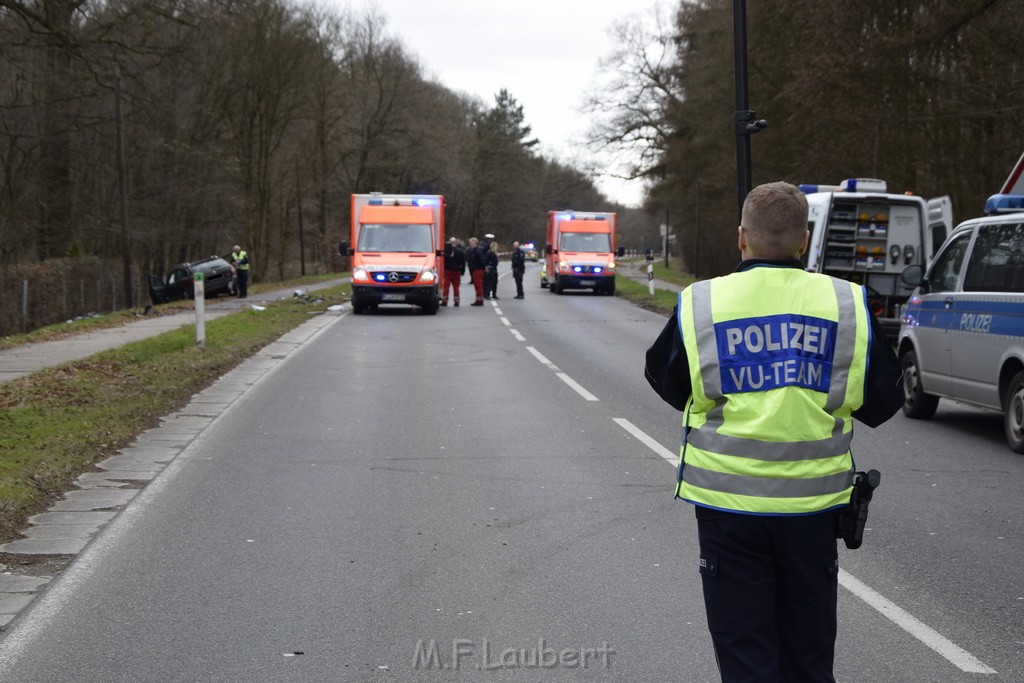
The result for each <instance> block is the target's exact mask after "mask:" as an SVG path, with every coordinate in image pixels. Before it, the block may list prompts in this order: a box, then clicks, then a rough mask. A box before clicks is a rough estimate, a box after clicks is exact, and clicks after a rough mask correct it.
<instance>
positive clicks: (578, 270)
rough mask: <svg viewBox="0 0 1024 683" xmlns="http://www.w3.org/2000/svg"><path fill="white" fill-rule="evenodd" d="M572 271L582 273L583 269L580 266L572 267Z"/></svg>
mask: <svg viewBox="0 0 1024 683" xmlns="http://www.w3.org/2000/svg"><path fill="white" fill-rule="evenodd" d="M572 269H573V272H575V273H582V272H583V267H582V266H573V267H572Z"/></svg>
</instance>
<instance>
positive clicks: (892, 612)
mask: <svg viewBox="0 0 1024 683" xmlns="http://www.w3.org/2000/svg"><path fill="white" fill-rule="evenodd" d="M612 419H613V420H614V421H615V423H616V424H617V425H619V426H620V427H622V428H623V429H625V430H626V431H627V432H629V433H630V434H632V435H633V436H634V437H636V439H637V440H638V441H640V443H642V444H644V445H645V446H647V447H648V448H650V449H651V450H652V451H654V452H655V453H657V454H658V455H660V456H661V457H662V458H664V459H665V460H666V461H667V462H668V463H669V464H670V465H672V466H673V467H678V466H679V456H678V455H676V454H674V453H672V451H670V450H668V449H667V448H665V447H664V446H662V445H661V444H660V443H658V442H657V441H655V440H654V439H653V438H651V437H650V436H648V435H647V434H646V433H645V432H644V431H642V430H641V429H640V428H639V427H637V426H636V425H634V424H633V423H632V422H630V421H629V420H626V419H624V418H621V417H616V418H612ZM839 583H840V584H842V586H843V588H845V589H846V590H848V591H850V592H851V593H853V594H854V595H855V596H857V597H858V598H860V599H861V600H863V601H864V602H866V603H867V604H869V605H871V606H872V607H874V608H875V609H876V610H878V611H879V612H881V613H882V615H884V616H885V617H887V618H888V619H890V620H892V622H893V623H894V624H896V625H897V626H899V627H900V628H902V629H903V630H904V631H906V632H907V633H909V634H910V635H912V636H914V637H915V638H917V639H918V640H919V641H921V642H922V643H924V644H925V645H927V646H928V647H929V648H931V649H932V650H934V651H935V652H936V653H938V654H939V655H941V656H942V657H943V658H945V659H946V660H948V661H949V662H950V663H951V664H952V665H953V666H955V667H956V668H958V669H960V670H961V671H963V672H965V673H975V674H994V673H998V672H997V671H996V670H995V669H993V668H992V667H990V666H988V665H987V664H985V663H984V662H982V661H981V660H980V659H978V658H977V657H975V656H974V655H972V654H971V653H970V652H968V651H967V650H964V649H963V648H961V647H959V646H958V645H956V644H954V643H953V642H952V641H950V640H949V639H947V638H945V637H944V636H942V635H941V634H940V633H939V632H938V631H936V630H935V629H933V628H931V627H930V626H928V625H927V624H925V623H924V622H922V621H920V620H919V619H917V618H916V617H914V616H912V615H911V614H910V613H909V612H907V611H906V610H904V609H903V608H901V607H899V606H898V605H897V604H896V603H894V602H892V601H890V600H888V599H886V598H884V597H883V596H881V595H880V594H879V593H877V592H876V591H874V590H873V589H871V588H869V587H868V586H867V585H865V584H864V583H862V582H861V581H859V580H857V579H856V578H854V577H853V576H851V575H850V574H849V572H847V571H845V570H842V569H840V570H839Z"/></svg>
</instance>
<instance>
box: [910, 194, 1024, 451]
mask: <svg viewBox="0 0 1024 683" xmlns="http://www.w3.org/2000/svg"><path fill="white" fill-rule="evenodd" d="M985 212H986V213H987V214H990V215H987V216H985V217H983V218H975V219H972V220H969V221H966V222H964V223H961V224H960V225H959V226H957V228H956V229H955V230H954V231H953V232H952V234H951V235H950V236H949V238H948V239H947V240H946V241H945V243H944V244H943V245H942V246H941V248H940V250H939V252H938V253H937V255H936V257H935V259H934V260H933V261H932V264H931V267H929V268H928V269H927V270H925V269H924V268H923V267H922V266H920V265H912V266H910V267H908V268H907V269H906V270H905V271H904V272H903V274H902V279H903V281H904V282H905V283H907V284H908V285H913V286H916V289H915V290H914V292H913V294H912V295H911V297H910V299H909V300H908V302H907V305H906V307H905V309H904V313H903V317H902V324H901V326H900V333H899V346H898V353H899V357H900V365H901V367H902V368H903V390H904V403H903V412H904V413H905V414H906V415H907V416H908V417H912V418H919V419H927V418H930V417H932V415H934V414H935V410H936V408H937V406H938V403H939V398H950V399H954V400H957V401H963V402H965V403H970V404H973V405H977V406H982V407H985V408H993V409H995V410H1000V411H1002V412H1003V416H1004V418H1003V421H1004V426H1005V430H1006V440H1007V441H1008V442H1009V444H1010V448H1012V449H1013V450H1014V451H1015V452H1017V453H1024V196H1021V195H1002V194H1000V195H993V196H992V197H990V198H989V200H988V202H987V203H986V205H985Z"/></svg>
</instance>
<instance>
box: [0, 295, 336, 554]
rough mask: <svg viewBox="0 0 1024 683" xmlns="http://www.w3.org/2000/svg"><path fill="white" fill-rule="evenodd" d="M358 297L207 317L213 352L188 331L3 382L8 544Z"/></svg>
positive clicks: (0, 534) (1, 526)
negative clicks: (250, 361) (210, 390)
mask: <svg viewBox="0 0 1024 683" xmlns="http://www.w3.org/2000/svg"><path fill="white" fill-rule="evenodd" d="M350 291H351V289H350V287H349V286H348V285H340V286H338V287H332V288H329V289H324V290H321V291H318V292H316V297H317V298H319V299H322V300H323V301H322V302H319V303H305V302H304V301H303V300H302V299H291V300H285V301H281V302H277V303H271V304H268V305H267V307H266V309H265V310H263V311H254V310H251V309H245V310H242V311H238V312H237V313H232V314H230V315H226V316H223V317H220V318H217V319H215V320H210V321H207V323H206V346H205V348H199V347H197V346H196V342H195V326H193V325H187V326H184V327H182V328H180V329H178V330H175V331H173V332H167V333H165V334H162V335H159V336H157V337H153V338H151V339H146V340H143V341H138V342H133V343H130V344H127V345H125V346H122V347H120V348H117V349H113V350H110V351H104V352H102V353H99V354H96V355H94V356H91V357H89V358H86V359H83V360H80V361H75V362H72V363H67V364H65V365H62V366H59V367H56V368H50V369H47V370H43V371H40V372H37V373H33V374H31V375H28V376H26V377H22V378H20V379H16V380H13V381H11V382H7V383H5V384H2V385H0V542H6V541H9V540H11V539H13V538H15V537H16V535H17V530H18V529H19V528H21V527H23V526H24V524H25V520H26V519H27V517H29V516H30V515H32V514H35V513H36V512H39V511H41V510H44V509H46V508H47V507H49V506H50V505H51V504H52V503H53V501H54V500H56V499H57V498H58V497H59V496H60V495H61V493H63V492H64V491H66V490H67V489H68V488H70V486H71V483H72V482H73V481H74V480H75V479H76V478H77V477H78V475H79V474H81V473H82V472H85V471H88V470H89V469H91V468H92V467H93V465H94V463H96V462H98V461H100V460H103V459H105V458H107V457H109V456H111V455H114V454H115V453H117V451H119V450H121V449H122V448H124V447H125V446H127V445H128V444H129V443H131V441H132V440H133V439H134V438H135V437H136V436H137V435H138V434H139V433H141V432H143V431H145V430H146V429H148V428H149V427H152V426H153V425H155V424H156V423H157V422H158V421H159V418H160V417H161V416H163V415H166V414H168V413H171V412H173V411H175V410H177V409H178V408H180V407H182V406H183V405H185V404H186V403H187V402H188V400H189V399H190V398H191V397H192V395H193V394H195V393H196V392H198V391H201V390H202V389H204V388H206V387H207V386H209V385H210V384H211V383H212V382H213V381H215V380H216V379H217V378H219V377H220V376H222V375H223V374H224V373H226V372H228V371H229V370H231V369H232V368H234V367H235V366H237V365H238V364H240V363H241V362H242V361H244V360H245V359H247V358H249V357H250V356H252V355H253V354H254V353H256V352H257V351H259V350H260V349H261V348H263V347H264V346H266V345H267V344H269V343H270V342H272V341H274V340H276V339H278V338H279V337H280V336H281V335H282V334H284V333H285V332H287V331H289V330H291V329H293V328H295V327H297V326H298V325H300V324H302V323H303V322H305V321H306V320H309V318H310V314H312V313H314V312H322V311H325V310H326V309H327V307H328V306H330V305H334V304H340V303H342V302H343V301H347V300H348V299H349V298H350V296H349V295H350Z"/></svg>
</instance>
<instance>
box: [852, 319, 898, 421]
mask: <svg viewBox="0 0 1024 683" xmlns="http://www.w3.org/2000/svg"><path fill="white" fill-rule="evenodd" d="M868 315H869V316H870V317H871V346H870V347H869V348H868V376H867V382H866V383H865V386H864V404H863V405H862V406H861V407H860V408H858V409H857V410H855V411H854V412H853V416H854V417H855V418H856V419H857V420H859V421H860V422H863V423H864V424H866V425H867V426H869V427H877V426H878V425H880V424H882V423H883V422H885V421H886V420H888V419H889V418H890V417H892V416H893V415H895V414H896V412H897V411H898V410H899V409H900V408H901V407H902V406H903V372H902V371H901V370H900V362H899V359H898V358H896V352H895V351H894V350H893V348H892V344H890V343H889V340H888V339H887V338H886V336H885V331H884V330H883V329H882V326H881V325H880V324H879V322H878V320H876V319H875V316H874V315H873V314H872V313H871V312H870V311H868Z"/></svg>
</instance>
